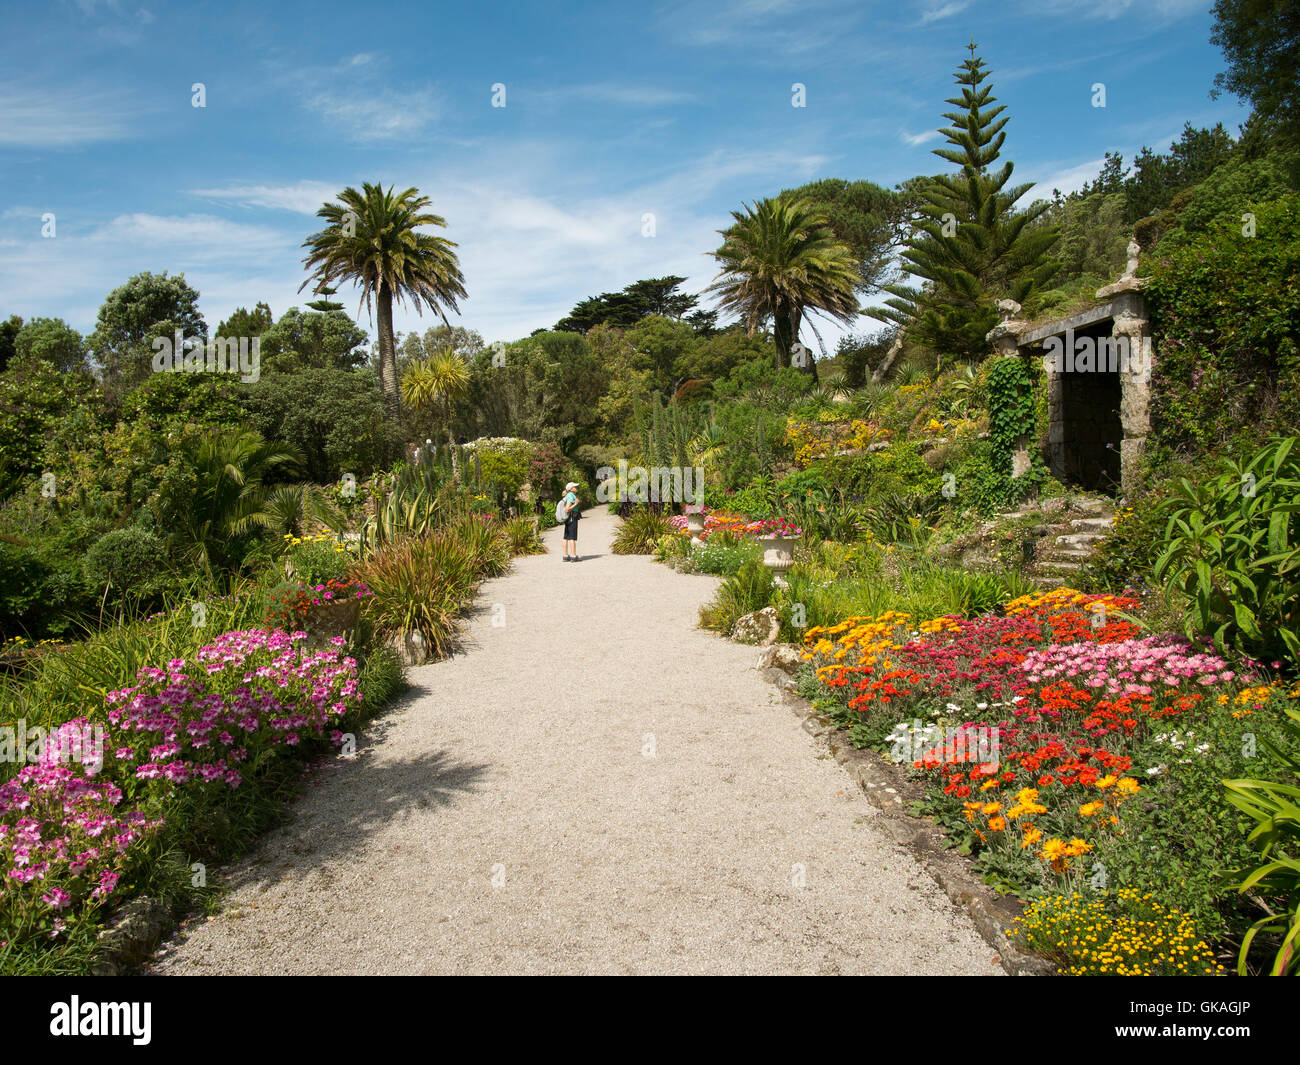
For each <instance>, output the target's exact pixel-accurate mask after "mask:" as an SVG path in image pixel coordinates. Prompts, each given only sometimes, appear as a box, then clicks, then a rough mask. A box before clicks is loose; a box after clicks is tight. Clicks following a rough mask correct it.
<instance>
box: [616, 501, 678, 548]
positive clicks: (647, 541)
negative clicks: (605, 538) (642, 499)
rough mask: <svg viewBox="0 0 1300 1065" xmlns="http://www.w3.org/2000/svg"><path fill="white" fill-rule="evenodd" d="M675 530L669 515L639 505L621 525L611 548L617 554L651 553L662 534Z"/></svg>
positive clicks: (665, 534)
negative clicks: (670, 522)
mask: <svg viewBox="0 0 1300 1065" xmlns="http://www.w3.org/2000/svg"><path fill="white" fill-rule="evenodd" d="M672 532H674V529H673V527H672V525H671V524H669V521H668V515H667V514H664V513H662V512H661V511H657V510H652V509H651V508H649V507H637V508H636V509H635V510H633V511H632V513H631V514H629V515H628V516H627V517H626V518H624V519H623V521H622V524H620V525H619V527H618V531H617V532H615V533H614V539H613V542H612V543H611V545H610V550H611V551H612V552H613V553H614V554H616V555H650V554H653V553H654V549H655V544H656V543H657V542H658V540H659V538H660V537H662V536H667V535H669V534H670V533H672Z"/></svg>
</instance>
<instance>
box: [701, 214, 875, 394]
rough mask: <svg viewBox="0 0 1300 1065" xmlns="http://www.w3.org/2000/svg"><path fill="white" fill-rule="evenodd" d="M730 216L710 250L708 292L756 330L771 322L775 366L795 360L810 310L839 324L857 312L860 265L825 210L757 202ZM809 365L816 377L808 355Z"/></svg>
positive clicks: (722, 306) (807, 370)
mask: <svg viewBox="0 0 1300 1065" xmlns="http://www.w3.org/2000/svg"><path fill="white" fill-rule="evenodd" d="M731 216H732V218H733V219H734V222H733V224H732V225H731V226H729V227H728V228H727V229H725V230H723V231H722V236H723V243H722V246H721V247H720V248H718V250H717V251H715V252H714V253H713V257H714V258H715V259H717V260H718V266H719V277H718V280H717V281H715V282H714V284H713V285H712V287H711V290H712V291H714V292H715V293H716V294H717V297H718V304H719V307H720V308H721V309H723V310H725V311H730V312H731V313H733V314H736V315H738V316H739V317H740V318H741V319H742V320H743V321H744V323H745V326H746V328H747V329H748V330H749V331H750V332H751V333H752V332H754V331H755V330H757V329H758V328H759V327H761V326H762V325H764V324H765V323H767V322H768V321H770V322H771V323H772V333H773V336H774V338H775V340H776V351H777V357H778V360H779V361H778V363H777V365H779V366H790V365H791V353H792V350H793V348H794V345H795V343H796V342H797V341H798V340H799V330H800V327H801V325H802V324H803V319H804V314H805V312H807V311H811V310H820V311H822V312H823V313H825V314H827V315H829V316H830V317H832V318H834V319H836V320H837V321H841V322H849V321H851V320H852V319H853V317H854V316H855V315H856V314H857V311H858V304H857V298H856V296H855V294H854V293H855V290H856V288H857V286H858V285H859V284H860V283H861V275H860V274H859V273H858V264H857V263H856V262H855V260H854V256H853V253H852V251H851V250H850V249H849V247H848V246H847V245H846V244H844V243H843V242H842V241H841V240H840V239H839V238H838V237H837V236H836V235H835V232H834V230H833V229H832V228H831V226H830V223H829V221H828V219H827V215H826V211H825V208H823V207H822V206H820V205H818V204H816V203H814V202H813V201H812V200H809V199H795V200H786V199H782V198H780V197H778V198H775V199H767V200H760V201H758V202H757V203H755V204H754V206H753V207H749V206H746V207H745V208H744V211H743V212H742V211H732V212H731ZM804 363H805V365H803V366H802V367H800V369H802V370H803V371H804V372H805V373H807V374H809V375H811V376H813V377H814V378H815V377H816V374H817V365H816V362H815V361H814V359H813V358H812V356H811V354H810V353H809V354H806V355H805V356H804Z"/></svg>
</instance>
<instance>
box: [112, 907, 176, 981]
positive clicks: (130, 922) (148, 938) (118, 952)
mask: <svg viewBox="0 0 1300 1065" xmlns="http://www.w3.org/2000/svg"><path fill="white" fill-rule="evenodd" d="M166 927H167V908H166V907H165V906H163V904H162V903H161V902H159V901H158V900H157V899H150V898H139V899H136V900H135V901H134V902H131V903H128V904H127V905H126V906H124V907H123V908H122V910H121V912H120V913H119V914H118V915H117V917H116V918H114V920H113V923H112V924H110V925H109V926H108V927H107V928H105V929H104V930H103V931H102V932H100V933H99V936H98V939H97V942H98V944H99V948H100V950H101V951H103V953H104V957H103V958H102V959H101V960H100V961H99V962H97V963H96V965H95V973H96V975H105V976H111V975H116V974H117V973H118V972H120V971H121V970H122V968H123V967H128V966H132V965H139V964H141V963H142V962H144V961H147V960H148V958H149V956H150V955H151V954H152V953H153V950H154V947H156V946H157V945H158V941H159V940H160V939H161V938H162V934H163V931H164V930H165V929H166Z"/></svg>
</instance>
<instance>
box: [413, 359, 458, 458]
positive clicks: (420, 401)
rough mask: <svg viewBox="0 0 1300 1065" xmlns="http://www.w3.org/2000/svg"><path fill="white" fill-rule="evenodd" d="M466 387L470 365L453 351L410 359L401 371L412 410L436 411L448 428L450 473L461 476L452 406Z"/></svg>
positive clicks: (444, 425) (446, 428)
mask: <svg viewBox="0 0 1300 1065" xmlns="http://www.w3.org/2000/svg"><path fill="white" fill-rule="evenodd" d="M468 390H469V367H468V366H466V365H465V360H464V359H462V358H461V357H460V356H459V355H457V354H456V353H455V352H454V351H449V350H447V351H440V352H438V353H437V354H436V355H430V356H429V357H428V358H427V359H421V360H420V361H418V362H413V363H411V365H410V366H408V367H407V369H406V373H405V374H403V375H402V399H403V401H404V402H405V403H406V405H407V406H408V407H410V408H411V409H412V410H416V411H420V412H421V413H423V412H424V411H431V412H435V413H436V414H437V415H438V416H439V420H440V421H441V422H442V425H443V428H444V429H445V430H446V432H447V447H448V449H449V451H450V453H451V475H452V476H453V477H454V478H455V479H456V480H460V460H459V458H458V457H457V455H456V441H455V439H454V438H453V437H452V434H451V416H452V407H453V406H454V405H455V404H456V403H457V402H458V401H459V400H461V399H462V398H464V395H465V393H466V392H467V391H468Z"/></svg>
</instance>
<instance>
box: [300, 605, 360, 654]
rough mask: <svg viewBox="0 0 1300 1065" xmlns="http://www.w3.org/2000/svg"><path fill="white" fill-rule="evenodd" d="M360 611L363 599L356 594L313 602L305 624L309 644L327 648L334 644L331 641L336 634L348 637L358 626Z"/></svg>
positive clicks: (308, 610)
mask: <svg viewBox="0 0 1300 1065" xmlns="http://www.w3.org/2000/svg"><path fill="white" fill-rule="evenodd" d="M360 613H361V600H360V599H358V598H356V597H355V596H351V597H349V598H347V599H331V600H327V601H325V602H322V603H313V604H312V605H311V606H310V607H308V609H307V617H306V623H305V625H304V627H305V628H306V630H307V642H308V644H309V645H310V646H311V647H315V648H325V647H330V646H332V645H331V643H330V641H331V640H332V639H333V638H334V637H335V636H342V637H343V638H344V639H346V638H347V635H348V633H349V632H351V631H352V630H353V629H355V628H356V627H357V618H358V616H359V615H360Z"/></svg>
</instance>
